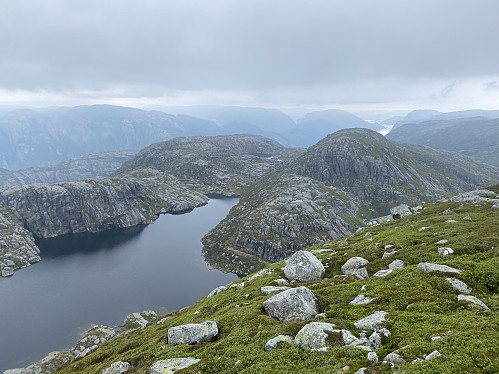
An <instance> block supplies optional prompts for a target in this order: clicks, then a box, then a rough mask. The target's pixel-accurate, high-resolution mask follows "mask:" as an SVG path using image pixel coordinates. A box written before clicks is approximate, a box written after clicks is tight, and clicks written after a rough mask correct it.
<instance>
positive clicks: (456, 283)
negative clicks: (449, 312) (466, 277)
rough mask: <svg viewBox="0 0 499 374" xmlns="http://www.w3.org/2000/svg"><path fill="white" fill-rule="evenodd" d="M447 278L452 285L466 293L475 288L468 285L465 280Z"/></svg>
mask: <svg viewBox="0 0 499 374" xmlns="http://www.w3.org/2000/svg"><path fill="white" fill-rule="evenodd" d="M445 280H446V281H447V282H448V283H450V285H451V286H452V287H454V289H455V290H457V291H459V292H461V293H464V294H470V293H471V291H473V289H472V288H471V287H470V286H468V285H467V284H466V283H464V282H463V281H460V280H459V279H456V278H445Z"/></svg>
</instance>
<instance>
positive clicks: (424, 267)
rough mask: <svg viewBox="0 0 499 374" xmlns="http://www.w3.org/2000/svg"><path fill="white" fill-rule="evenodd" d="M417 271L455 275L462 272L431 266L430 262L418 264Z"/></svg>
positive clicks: (445, 267)
mask: <svg viewBox="0 0 499 374" xmlns="http://www.w3.org/2000/svg"><path fill="white" fill-rule="evenodd" d="M418 270H419V271H422V272H424V273H431V272H434V271H438V272H442V273H457V274H460V273H461V271H462V270H459V269H455V268H452V267H450V266H447V265H439V264H432V263H430V262H420V263H419V264H418Z"/></svg>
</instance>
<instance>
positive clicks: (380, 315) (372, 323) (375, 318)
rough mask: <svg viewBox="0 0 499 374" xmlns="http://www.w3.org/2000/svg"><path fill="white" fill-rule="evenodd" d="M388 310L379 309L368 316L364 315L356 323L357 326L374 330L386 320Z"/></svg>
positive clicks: (361, 328)
mask: <svg viewBox="0 0 499 374" xmlns="http://www.w3.org/2000/svg"><path fill="white" fill-rule="evenodd" d="M387 314H388V312H383V311H377V312H374V313H372V314H370V315H368V316H367V317H364V318H362V319H360V320H358V321H357V322H355V323H354V325H355V327H357V328H358V329H360V330H365V331H374V330H377V329H378V328H379V327H380V326H381V325H382V324H383V323H384V322H385V321H386V319H385V316H386V315H387Z"/></svg>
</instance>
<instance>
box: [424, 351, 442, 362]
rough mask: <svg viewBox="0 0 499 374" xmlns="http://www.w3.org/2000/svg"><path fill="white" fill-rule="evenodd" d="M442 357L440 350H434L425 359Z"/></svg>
mask: <svg viewBox="0 0 499 374" xmlns="http://www.w3.org/2000/svg"><path fill="white" fill-rule="evenodd" d="M439 357H442V354H441V353H440V352H439V351H433V352H431V353H430V354H428V355H425V357H424V359H425V360H426V361H430V360H434V359H436V358H439Z"/></svg>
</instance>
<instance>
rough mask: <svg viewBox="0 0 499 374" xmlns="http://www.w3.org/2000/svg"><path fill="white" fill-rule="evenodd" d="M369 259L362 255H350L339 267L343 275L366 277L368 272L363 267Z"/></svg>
mask: <svg viewBox="0 0 499 374" xmlns="http://www.w3.org/2000/svg"><path fill="white" fill-rule="evenodd" d="M368 264H369V261H368V260H366V259H365V258H362V257H352V258H350V259H349V260H347V262H345V263H344V264H343V266H342V267H341V272H342V273H343V274H345V275H350V274H352V275H355V276H356V277H357V278H361V279H363V278H367V277H369V274H368V273H367V269H366V268H365V267H366V266H367V265H368Z"/></svg>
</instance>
